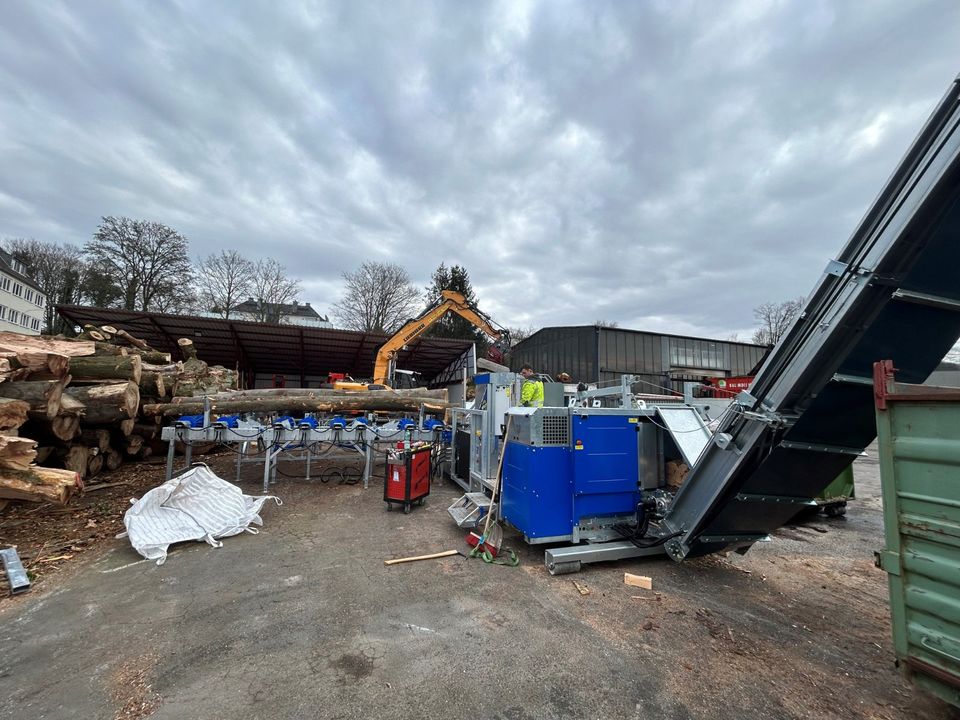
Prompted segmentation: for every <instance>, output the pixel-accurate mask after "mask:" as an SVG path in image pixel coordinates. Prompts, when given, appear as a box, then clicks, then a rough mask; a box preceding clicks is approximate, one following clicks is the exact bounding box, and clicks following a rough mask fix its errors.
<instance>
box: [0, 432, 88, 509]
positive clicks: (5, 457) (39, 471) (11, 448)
mask: <svg viewBox="0 0 960 720" xmlns="http://www.w3.org/2000/svg"><path fill="white" fill-rule="evenodd" d="M36 445H37V443H36V442H35V441H33V440H30V439H29V438H21V437H11V436H9V435H0V498H3V499H5V500H27V501H31V502H40V501H44V500H46V501H48V502H54V503H58V504H60V505H63V504H65V503H66V502H67V501H68V500H69V499H70V497H71V496H72V495H73V493H74V492H76V491H78V490H82V489H83V482H82V481H81V479H80V476H79V475H78V474H77V473H76V472H74V471H72V470H67V469H64V470H58V469H56V468H47V467H39V466H37V465H34V464H33V461H34V460H35V459H36V457H37V451H36Z"/></svg>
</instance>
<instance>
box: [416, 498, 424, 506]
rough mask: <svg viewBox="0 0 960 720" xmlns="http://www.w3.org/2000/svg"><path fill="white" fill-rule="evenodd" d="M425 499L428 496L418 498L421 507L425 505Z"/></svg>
mask: <svg viewBox="0 0 960 720" xmlns="http://www.w3.org/2000/svg"><path fill="white" fill-rule="evenodd" d="M425 501H426V498H420V499H419V500H417V505H419V506H420V507H423V504H424V502H425Z"/></svg>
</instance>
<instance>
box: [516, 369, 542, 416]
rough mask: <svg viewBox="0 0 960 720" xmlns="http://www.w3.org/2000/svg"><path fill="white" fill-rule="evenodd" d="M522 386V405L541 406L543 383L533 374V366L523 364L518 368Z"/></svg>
mask: <svg viewBox="0 0 960 720" xmlns="http://www.w3.org/2000/svg"><path fill="white" fill-rule="evenodd" d="M520 375H521V376H522V377H523V387H521V388H520V404H521V405H523V406H524V407H543V383H542V382H540V381H539V380H537V379H536V378H535V377H534V376H533V368H532V367H531V366H530V365H524V366H523V367H522V368H520Z"/></svg>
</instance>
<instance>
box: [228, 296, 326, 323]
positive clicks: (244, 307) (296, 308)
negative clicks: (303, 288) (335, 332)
mask: <svg viewBox="0 0 960 720" xmlns="http://www.w3.org/2000/svg"><path fill="white" fill-rule="evenodd" d="M264 305H265V306H266V309H267V314H268V315H273V314H276V311H277V310H278V309H279V310H282V313H281V314H283V315H286V316H296V317H309V318H319V319H321V320H326V319H327V318H326V317H324V316H323V315H321V314H320V313H318V312H317V311H316V310H314V309H313V307H312V306H311V305H310V303H289V304H288V303H264ZM259 307H260V305H259V303H258V302H257V301H256V300H254V299H253V298H248V299H247V300H244V301H243V302H242V303H240V304H239V305H237V306H236V308H234V309H235V310H237V311H238V312H243V313H255V312H257V310H258V309H259Z"/></svg>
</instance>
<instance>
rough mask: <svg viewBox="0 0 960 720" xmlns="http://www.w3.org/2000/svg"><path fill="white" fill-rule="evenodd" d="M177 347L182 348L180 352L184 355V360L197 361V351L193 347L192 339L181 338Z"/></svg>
mask: <svg viewBox="0 0 960 720" xmlns="http://www.w3.org/2000/svg"><path fill="white" fill-rule="evenodd" d="M177 345H179V346H180V352H182V353H183V359H184V360H196V359H197V349H196V348H195V347H194V346H193V340H191V339H190V338H180V339H179V340H177Z"/></svg>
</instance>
